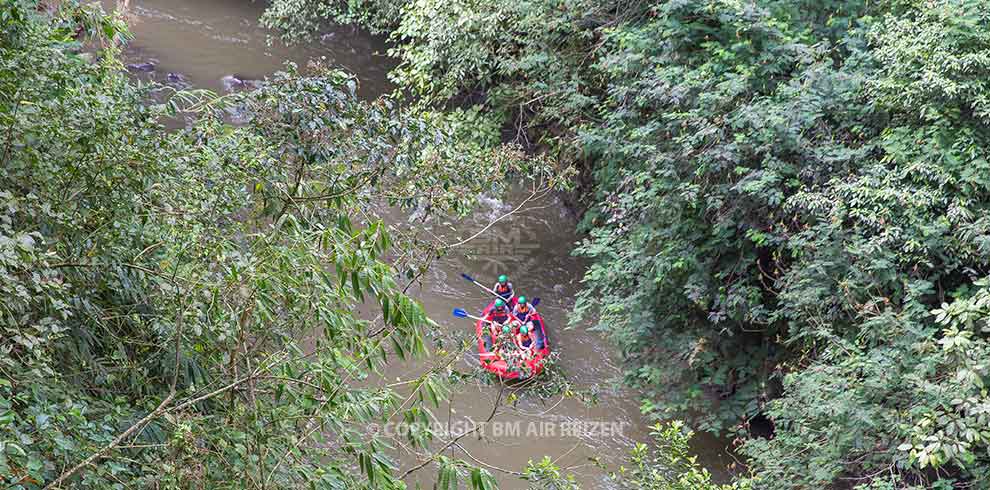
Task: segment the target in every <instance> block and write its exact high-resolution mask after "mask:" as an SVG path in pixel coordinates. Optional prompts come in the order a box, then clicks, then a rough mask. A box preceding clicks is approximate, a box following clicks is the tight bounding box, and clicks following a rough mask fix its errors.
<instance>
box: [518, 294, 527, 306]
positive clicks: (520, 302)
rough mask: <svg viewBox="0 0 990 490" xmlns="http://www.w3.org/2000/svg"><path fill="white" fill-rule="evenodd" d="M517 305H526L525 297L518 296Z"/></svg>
mask: <svg viewBox="0 0 990 490" xmlns="http://www.w3.org/2000/svg"><path fill="white" fill-rule="evenodd" d="M519 304H521V305H524V304H526V297H525V296H520V297H519Z"/></svg>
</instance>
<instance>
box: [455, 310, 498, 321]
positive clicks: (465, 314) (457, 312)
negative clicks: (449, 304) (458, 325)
mask: <svg viewBox="0 0 990 490" xmlns="http://www.w3.org/2000/svg"><path fill="white" fill-rule="evenodd" d="M453 313H454V316H456V317H457V318H470V319H472V320H481V321H483V322H485V323H495V322H493V321H491V320H485V319H484V318H481V317H478V316H474V315H472V314H470V313H468V312H466V311H464V310H463V309H461V308H454V312H453Z"/></svg>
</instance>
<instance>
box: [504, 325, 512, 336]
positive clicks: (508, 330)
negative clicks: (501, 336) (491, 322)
mask: <svg viewBox="0 0 990 490" xmlns="http://www.w3.org/2000/svg"><path fill="white" fill-rule="evenodd" d="M511 331H512V329H511V328H509V326H508V325H503V326H502V333H505V334H507V333H509V332H511Z"/></svg>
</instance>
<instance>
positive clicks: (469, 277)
mask: <svg viewBox="0 0 990 490" xmlns="http://www.w3.org/2000/svg"><path fill="white" fill-rule="evenodd" d="M461 277H463V278H464V279H467V280H468V281H471V282H472V283H474V285H475V286H478V287H479V288H481V289H484V290H485V291H488V292H489V293H491V294H493V295H494V296H495V297H496V298H499V299H505V298H503V297H502V295H500V294H498V293H496V292H495V291H493V290H491V289H489V288H488V286H485V285H484V284H481V283H480V282H478V281H475V280H474V278H473V277H471V276H469V275H467V274H465V273H463V272H461ZM509 299H512V296H509Z"/></svg>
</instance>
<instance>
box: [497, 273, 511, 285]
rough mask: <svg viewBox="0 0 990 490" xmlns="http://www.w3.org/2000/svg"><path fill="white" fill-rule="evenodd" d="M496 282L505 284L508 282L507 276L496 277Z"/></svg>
mask: <svg viewBox="0 0 990 490" xmlns="http://www.w3.org/2000/svg"><path fill="white" fill-rule="evenodd" d="M498 282H500V283H502V284H505V283H507V282H509V276H507V275H505V274H502V275H501V276H498Z"/></svg>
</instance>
